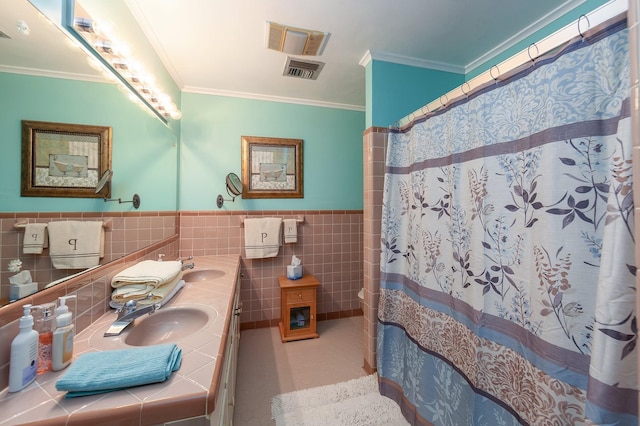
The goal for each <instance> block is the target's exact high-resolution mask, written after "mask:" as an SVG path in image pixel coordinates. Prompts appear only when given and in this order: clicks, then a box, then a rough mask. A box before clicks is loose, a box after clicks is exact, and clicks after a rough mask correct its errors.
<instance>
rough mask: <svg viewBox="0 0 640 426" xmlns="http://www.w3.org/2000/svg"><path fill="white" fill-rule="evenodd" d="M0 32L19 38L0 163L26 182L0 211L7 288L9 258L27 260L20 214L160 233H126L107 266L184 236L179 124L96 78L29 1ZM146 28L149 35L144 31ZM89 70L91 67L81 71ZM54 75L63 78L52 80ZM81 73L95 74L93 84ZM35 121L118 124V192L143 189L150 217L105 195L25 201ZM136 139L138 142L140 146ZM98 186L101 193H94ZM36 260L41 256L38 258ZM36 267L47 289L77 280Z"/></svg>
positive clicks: (104, 191)
mask: <svg viewBox="0 0 640 426" xmlns="http://www.w3.org/2000/svg"><path fill="white" fill-rule="evenodd" d="M34 2H35V3H38V4H37V5H38V6H40V5H43V6H42V7H45V6H51V5H54V3H59V2H51V1H50V0H41V1H39V2H38V1H34ZM82 2H83V3H87V4H90V3H91V4H93V3H99V4H100V5H101V6H103V7H104V8H111V9H112V10H113V16H114V17H116V18H118V19H123V20H126V21H127V22H126V26H129V23H130V22H131V20H132V19H133V18H132V17H131V16H128V17H127V16H126V13H129V15H130V12H129V10H128V7H127V5H126V0H111V1H109V2H104V1H102V0H82ZM19 20H24V21H25V22H27V23H28V24H29V26H30V30H31V31H30V32H31V34H30V35H28V36H27V35H19V34H17V33H14V32H12V29H13V28H14V27H15V25H16V22H17V21H19ZM0 28H2V29H3V30H6V31H7V32H8V33H10V35H11V36H12V38H11V39H0V40H3V42H2V43H0V69H2V70H3V71H5V72H0V87H3V88H4V87H11V88H12V90H9V91H8V92H5V93H6V94H7V96H5V97H3V99H0V110H2V111H3V112H4V113H3V115H2V118H0V127H2V128H3V129H5V130H6V132H5V134H4V137H5V139H6V140H7V141H8V143H7V147H6V148H7V149H6V150H5V151H4V154H3V156H2V157H0V165H1V166H2V168H3V170H5V172H6V173H7V175H8V176H10V177H11V176H17V180H15V179H13V178H10V179H8V180H7V182H6V183H5V184H6V185H7V187H6V189H7V190H6V191H4V192H3V194H2V195H0V206H1V208H0V211H1V212H2V213H3V214H5V215H4V216H3V218H2V221H4V222H5V224H6V226H5V228H4V229H5V231H4V232H3V238H1V239H0V244H1V247H0V268H1V270H0V275H1V277H2V283H3V285H4V283H6V289H7V290H8V283H9V281H8V276H11V275H12V274H13V273H12V272H9V271H8V269H7V265H8V263H9V261H10V260H12V259H15V258H20V259H21V260H23V261H24V260H26V259H28V258H27V257H26V256H24V255H23V254H22V248H21V243H22V241H23V238H24V228H22V229H18V228H15V229H14V226H16V225H18V222H19V221H18V220H16V219H15V215H16V214H19V217H20V221H21V222H22V221H24V222H26V221H29V219H31V218H37V217H38V215H39V214H43V213H44V214H45V218H49V217H52V218H54V219H55V215H56V214H58V213H62V214H63V215H68V213H72V214H74V213H75V212H81V213H82V214H85V213H88V215H89V216H90V217H100V216H101V215H105V216H110V217H111V218H113V219H112V220H110V223H112V224H113V227H114V229H117V232H122V229H123V227H124V226H125V222H126V223H127V224H128V223H130V222H131V223H137V222H138V221H140V220H141V219H140V218H142V220H144V221H150V222H152V223H153V224H154V225H153V230H154V231H158V232H151V231H149V232H148V233H146V234H145V235H144V238H137V237H136V238H137V239H135V240H134V237H132V238H130V239H128V240H127V244H126V245H125V244H124V242H123V241H121V238H122V236H118V247H115V246H112V247H111V250H110V252H109V253H107V255H106V256H105V258H104V259H103V260H101V262H100V264H101V265H104V264H108V263H110V262H111V261H116V260H118V259H120V258H121V257H122V256H126V255H128V254H130V253H132V252H136V251H139V250H141V249H144V248H145V247H148V246H149V245H152V244H156V243H158V242H160V241H163V240H165V239H166V238H169V237H172V236H175V235H176V229H175V224H174V223H172V222H171V220H169V219H174V216H175V215H176V214H177V213H176V212H177V210H178V206H177V203H178V198H177V182H178V158H177V151H178V149H177V146H178V144H179V139H178V135H177V129H176V132H174V129H173V128H172V127H171V126H168V125H166V124H164V123H161V122H160V121H159V120H158V119H157V118H156V117H154V116H152V115H150V114H148V112H147V111H145V110H143V109H142V108H140V107H138V106H136V105H135V104H133V103H132V102H131V101H130V100H129V98H128V95H127V94H125V93H121V92H119V91H118V89H117V88H116V87H115V85H110V83H108V82H106V81H105V80H104V79H100V78H99V77H96V76H94V75H90V74H91V73H90V71H89V70H90V69H91V68H90V67H89V65H88V61H87V58H86V56H83V57H81V58H77V57H76V55H77V54H78V52H76V51H74V50H73V49H70V48H69V45H68V40H67V37H66V36H65V35H64V34H63V33H62V32H61V31H60V30H59V29H57V28H55V27H54V26H52V25H51V23H50V22H49V21H48V20H47V19H46V18H44V16H42V14H41V13H40V11H39V10H38V9H37V8H36V7H35V6H34V5H33V4H32V3H30V2H29V1H28V0H16V1H15V2H7V4H4V2H3V5H2V6H0ZM138 31H141V30H140V29H139V28H138ZM14 49H15V50H14ZM136 50H137V49H136ZM145 51H146V50H145ZM80 53H82V52H80ZM82 64H84V67H80V66H79V65H82ZM21 70H42V73H36V74H30V73H28V72H22V71H21ZM47 72H50V73H51V74H52V75H54V76H55V77H56V78H51V76H50V75H49V74H47ZM78 76H83V77H86V80H84V79H81V78H78ZM35 83H37V84H35ZM3 84H4V85H3ZM83 94H85V95H84V96H83ZM90 95H93V96H92V98H91V101H90V102H87V101H86V99H85V98H88V97H89V96H90ZM61 105H63V107H62V106H61ZM33 118H37V119H38V120H42V121H52V122H65V123H90V124H99V125H109V126H111V125H114V135H113V141H112V143H113V146H114V149H115V151H116V154H115V156H114V158H113V163H114V165H116V166H117V167H118V176H119V178H118V186H119V188H118V191H120V190H122V191H124V193H125V194H131V193H133V192H134V189H135V191H139V192H138V193H139V194H141V195H144V198H145V204H144V205H143V208H144V209H146V211H140V212H139V211H136V212H135V213H133V212H132V210H133V209H132V208H131V207H128V206H127V205H123V206H124V207H118V204H117V203H104V202H103V201H102V200H100V199H99V198H87V199H82V198H76V199H70V198H57V199H55V200H52V201H50V200H47V201H46V202H43V201H42V200H39V199H37V198H33V197H32V198H25V197H20V158H21V157H20V140H21V136H20V125H19V124H20V120H22V119H33ZM16 123H17V125H16ZM132 140H135V141H136V143H135V144H131V143H130V142H131V141H132ZM9 142H10V143H9ZM149 147H153V148H152V149H151V148H149ZM140 158H145V161H143V162H141V161H140ZM16 160H17V161H16ZM103 175H104V176H101V179H99V180H98V184H97V185H96V188H95V189H96V190H98V192H99V193H100V194H101V196H102V197H104V196H107V197H110V196H111V195H112V194H111V192H112V191H111V185H110V184H109V182H108V181H109V178H110V176H108V174H105V173H103ZM120 177H121V180H120ZM103 183H104V185H102V184H103ZM100 186H102V188H99V187H100ZM11 188H13V189H11ZM89 190H90V191H91V193H93V192H94V189H93V188H90V189H89ZM100 191H101V192H100ZM139 198H140V197H139V196H138V197H135V196H134V198H133V199H132V203H133V204H138V205H139V203H138V202H136V200H139ZM131 205H132V204H129V206H131ZM133 207H134V208H135V206H133ZM23 218H24V219H23ZM7 222H8V223H7ZM145 223H147V222H145ZM157 223H161V224H160V225H157ZM127 226H128V225H127ZM134 226H135V225H134ZM147 234H148V235H147ZM111 235H112V234H110V235H109V237H111ZM127 238H128V237H127ZM30 262H36V260H33V259H30ZM37 262H38V263H37V266H33V265H31V264H30V263H29V262H25V264H24V265H23V269H30V270H32V271H34V270H36V273H37V274H38V275H37V281H39V283H40V284H42V286H45V285H47V284H48V283H64V282H65V281H66V280H67V279H68V278H70V277H69V276H67V275H68V271H66V270H55V269H53V268H51V270H47V268H46V266H47V264H50V262H47V261H46V259H40V258H38V259H37ZM74 272H77V271H74ZM80 273H82V272H80ZM74 275H75V274H74ZM4 291H5V286H3V287H2V292H0V293H1V294H0V306H2V305H3V304H4V303H5V302H7V301H8V296H5V297H4V299H7V300H3V297H2V296H3V295H4V294H5V292H4ZM7 294H8V293H7ZM1 314H2V310H1V309H0V315H1Z"/></svg>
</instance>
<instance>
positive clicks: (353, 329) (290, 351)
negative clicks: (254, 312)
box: [233, 316, 366, 426]
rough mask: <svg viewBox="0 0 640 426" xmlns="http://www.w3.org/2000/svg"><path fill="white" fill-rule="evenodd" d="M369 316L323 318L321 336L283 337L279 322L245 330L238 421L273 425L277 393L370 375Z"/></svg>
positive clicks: (240, 359) (251, 425)
mask: <svg viewBox="0 0 640 426" xmlns="http://www.w3.org/2000/svg"><path fill="white" fill-rule="evenodd" d="M363 321H364V317H362V316H357V317H350V318H342V319H337V320H329V321H319V322H318V326H317V327H318V333H319V334H320V337H319V338H318V339H307V340H297V341H293V342H288V343H282V342H281V341H280V332H279V331H278V328H277V327H271V328H260V329H255V330H245V331H243V332H241V334H240V351H239V355H238V374H237V379H236V380H237V382H236V403H235V409H234V416H233V424H234V426H271V425H275V422H274V421H273V420H271V398H273V397H274V396H276V395H278V394H281V393H286V392H292V391H295V390H302V389H308V388H313V387H317V386H324V385H329V384H333V383H339V382H343V381H346V380H351V379H356V378H358V377H362V376H365V375H366V372H365V371H364V370H363V369H362V365H363V359H364V355H363V352H362V344H363V338H364V337H363Z"/></svg>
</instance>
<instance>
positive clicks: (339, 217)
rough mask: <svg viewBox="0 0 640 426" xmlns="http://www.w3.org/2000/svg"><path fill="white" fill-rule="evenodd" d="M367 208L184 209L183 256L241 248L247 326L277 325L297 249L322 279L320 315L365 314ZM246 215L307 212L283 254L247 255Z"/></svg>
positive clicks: (243, 318)
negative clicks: (282, 279) (282, 280)
mask: <svg viewBox="0 0 640 426" xmlns="http://www.w3.org/2000/svg"><path fill="white" fill-rule="evenodd" d="M362 214H363V213H362V210H293V211H292V210H278V211H274V210H270V211H183V212H180V256H181V257H185V256H189V255H193V256H202V255H227V254H239V255H240V256H241V258H242V262H241V269H240V273H241V279H240V285H241V287H240V288H241V291H240V300H241V302H242V304H243V309H242V315H241V317H240V323H241V326H242V327H243V328H245V329H246V328H257V327H270V326H275V325H277V323H278V322H279V320H280V287H279V284H278V276H282V275H286V267H287V265H289V264H290V263H291V257H292V256H293V255H295V256H296V257H298V258H300V259H301V261H302V270H303V273H304V274H313V275H315V276H316V278H318V280H319V281H320V285H319V286H318V289H317V314H318V315H317V316H318V319H319V320H323V319H333V318H339V317H344V316H352V315H362V311H361V309H360V299H359V298H358V291H360V289H361V288H362V286H363V270H362V269H363V266H362V263H363V261H362V245H363V242H362V226H363V222H362ZM246 217H281V218H298V217H300V218H304V220H303V222H302V223H299V224H298V226H297V234H298V238H297V242H296V243H290V244H283V245H282V246H281V247H280V250H279V252H278V255H277V256H276V257H273V258H266V259H247V258H246V257H245V253H244V226H243V220H244V218H246Z"/></svg>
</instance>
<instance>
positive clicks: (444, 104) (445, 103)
mask: <svg viewBox="0 0 640 426" xmlns="http://www.w3.org/2000/svg"><path fill="white" fill-rule="evenodd" d="M442 96H444V99H445V101H444V102H442ZM442 96H440V105H442V106H443V107H446V106H447V102H449V97H448V96H447V94H446V93H445V94H444V95H442Z"/></svg>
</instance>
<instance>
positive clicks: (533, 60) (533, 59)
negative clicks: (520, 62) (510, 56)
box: [527, 43, 540, 64]
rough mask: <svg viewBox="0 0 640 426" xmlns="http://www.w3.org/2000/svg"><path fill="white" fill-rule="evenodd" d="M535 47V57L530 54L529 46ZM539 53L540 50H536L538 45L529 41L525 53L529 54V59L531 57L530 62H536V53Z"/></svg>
mask: <svg viewBox="0 0 640 426" xmlns="http://www.w3.org/2000/svg"><path fill="white" fill-rule="evenodd" d="M532 46H533V47H535V48H536V57H535V58H534V57H532V56H531V47H532ZM539 54H540V50H538V45H537V44H535V43H531V44H530V45H529V47H527V55H529V59H531V62H533V63H534V64H535V63H536V58H537V57H538V55H539Z"/></svg>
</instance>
